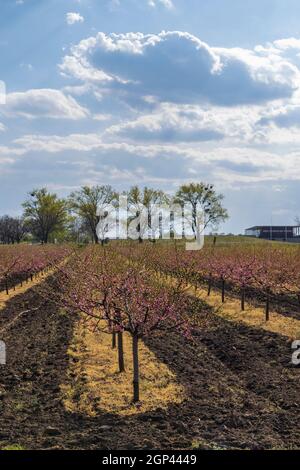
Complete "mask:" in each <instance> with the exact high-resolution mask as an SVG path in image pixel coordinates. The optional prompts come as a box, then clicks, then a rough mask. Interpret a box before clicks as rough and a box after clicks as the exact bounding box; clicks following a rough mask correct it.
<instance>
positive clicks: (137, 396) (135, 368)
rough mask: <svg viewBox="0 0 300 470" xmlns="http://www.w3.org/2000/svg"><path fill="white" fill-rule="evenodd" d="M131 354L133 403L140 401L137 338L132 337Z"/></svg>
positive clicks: (135, 336)
mask: <svg viewBox="0 0 300 470" xmlns="http://www.w3.org/2000/svg"><path fill="white" fill-rule="evenodd" d="M132 354H133V402H134V403H136V402H138V401H139V400H140V382H139V338H138V336H137V335H133V336H132Z"/></svg>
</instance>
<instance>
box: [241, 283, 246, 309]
mask: <svg viewBox="0 0 300 470" xmlns="http://www.w3.org/2000/svg"><path fill="white" fill-rule="evenodd" d="M241 309H242V312H244V310H245V287H244V286H243V287H242V292H241Z"/></svg>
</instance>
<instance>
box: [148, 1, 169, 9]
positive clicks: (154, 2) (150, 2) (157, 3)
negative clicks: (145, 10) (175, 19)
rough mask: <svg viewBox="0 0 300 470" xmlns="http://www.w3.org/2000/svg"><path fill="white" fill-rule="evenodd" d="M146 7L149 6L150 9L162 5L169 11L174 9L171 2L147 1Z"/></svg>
mask: <svg viewBox="0 0 300 470" xmlns="http://www.w3.org/2000/svg"><path fill="white" fill-rule="evenodd" d="M148 5H150V6H151V7H156V6H158V5H163V6H164V7H166V8H168V9H171V8H173V7H174V5H173V2H172V0H148Z"/></svg>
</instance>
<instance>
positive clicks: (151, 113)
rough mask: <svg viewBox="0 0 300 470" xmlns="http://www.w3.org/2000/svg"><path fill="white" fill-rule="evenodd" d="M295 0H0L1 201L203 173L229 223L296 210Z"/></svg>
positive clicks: (299, 37) (16, 206) (299, 117)
mask: <svg viewBox="0 0 300 470" xmlns="http://www.w3.org/2000/svg"><path fill="white" fill-rule="evenodd" d="M299 17H300V3H299V1H296V0H285V1H284V0H260V1H257V0H251V1H250V0H249V1H243V2H242V1H240V0H210V1H209V2H207V1H204V0H203V1H202V0H172V1H171V0H23V1H20V0H19V1H15V0H1V3H0V80H2V81H3V82H5V84H6V89H7V95H6V103H5V104H0V214H1V213H2V214H3V213H11V214H19V213H20V210H21V209H20V204H21V203H22V201H23V200H24V197H25V195H26V193H27V192H28V191H30V190H31V189H32V188H34V187H41V186H47V187H48V188H49V189H50V190H53V191H56V192H57V193H58V194H60V195H62V196H64V195H66V194H68V193H69V192H70V191H72V190H73V189H76V188H78V187H79V186H80V185H82V184H107V183H110V184H112V185H113V186H115V187H116V188H117V189H120V190H122V189H126V188H128V187H129V186H130V185H132V184H136V183H139V184H140V185H150V186H154V187H162V188H164V189H165V190H167V191H174V190H175V189H176V187H178V186H179V185H180V184H181V183H183V182H187V181H193V180H194V181H196V180H204V181H208V182H211V183H214V184H215V186H216V188H217V189H218V190H219V191H220V192H222V193H223V194H224V195H225V205H226V206H227V207H228V209H229V212H230V216H231V218H230V220H229V221H228V222H227V223H226V224H225V225H224V226H223V227H221V230H224V231H226V232H230V231H232V232H235V233H239V232H241V231H243V229H244V228H245V227H247V226H251V225H256V224H266V223H271V220H272V221H273V223H274V224H281V223H287V224H292V223H293V222H294V218H295V216H297V215H300V207H299V200H300V188H299V180H300V149H299V145H300V132H299V130H300V129H299V128H300V89H299V88H300V25H299Z"/></svg>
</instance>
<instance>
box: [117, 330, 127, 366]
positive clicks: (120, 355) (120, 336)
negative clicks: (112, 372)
mask: <svg viewBox="0 0 300 470" xmlns="http://www.w3.org/2000/svg"><path fill="white" fill-rule="evenodd" d="M118 358H119V372H124V371H125V364H124V349H123V333H122V331H119V332H118Z"/></svg>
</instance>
